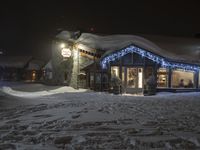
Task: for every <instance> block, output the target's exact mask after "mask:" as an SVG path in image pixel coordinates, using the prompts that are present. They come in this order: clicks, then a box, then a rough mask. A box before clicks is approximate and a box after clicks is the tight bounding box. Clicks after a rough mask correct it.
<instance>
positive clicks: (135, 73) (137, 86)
mask: <svg viewBox="0 0 200 150" xmlns="http://www.w3.org/2000/svg"><path fill="white" fill-rule="evenodd" d="M126 71H127V72H126V73H127V74H126V83H127V84H126V89H127V90H126V91H127V92H131V93H134V92H139V91H140V90H142V88H143V68H138V67H128V68H127V69H126Z"/></svg>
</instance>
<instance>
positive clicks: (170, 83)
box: [168, 68, 172, 88]
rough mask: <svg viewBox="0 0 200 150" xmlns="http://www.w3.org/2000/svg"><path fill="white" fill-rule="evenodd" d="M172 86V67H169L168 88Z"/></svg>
mask: <svg viewBox="0 0 200 150" xmlns="http://www.w3.org/2000/svg"><path fill="white" fill-rule="evenodd" d="M171 86H172V69H171V68H169V70H168V88H171Z"/></svg>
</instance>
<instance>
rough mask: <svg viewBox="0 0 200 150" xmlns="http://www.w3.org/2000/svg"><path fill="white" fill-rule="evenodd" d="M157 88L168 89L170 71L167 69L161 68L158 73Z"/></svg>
mask: <svg viewBox="0 0 200 150" xmlns="http://www.w3.org/2000/svg"><path fill="white" fill-rule="evenodd" d="M157 86H158V87H168V70H167V69H166V68H159V69H158V71H157Z"/></svg>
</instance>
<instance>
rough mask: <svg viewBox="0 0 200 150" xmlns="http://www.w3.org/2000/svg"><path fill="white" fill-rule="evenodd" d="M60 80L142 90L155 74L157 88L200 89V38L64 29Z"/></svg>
mask: <svg viewBox="0 0 200 150" xmlns="http://www.w3.org/2000/svg"><path fill="white" fill-rule="evenodd" d="M52 54H53V57H52V68H53V78H52V80H54V82H56V83H59V84H62V83H65V84H67V85H70V86H72V87H75V88H79V87H86V88H90V89H93V90H98V91H109V90H110V88H111V84H110V83H111V81H112V79H113V78H114V77H118V78H120V80H121V83H122V84H121V87H122V91H123V92H126V93H137V92H142V91H144V89H145V88H146V87H147V84H148V80H149V79H151V78H152V77H153V78H155V82H156V87H157V88H156V89H157V91H178V92H181V91H199V90H200V80H199V78H200V73H199V70H200V40H199V39H197V38H178V37H163V36H147V35H140V36H135V35H107V36H101V35H95V34H91V33H82V34H80V33H79V32H69V31H62V32H61V33H59V34H58V35H57V36H56V38H55V40H54V41H53V51H52Z"/></svg>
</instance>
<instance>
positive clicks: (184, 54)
mask: <svg viewBox="0 0 200 150" xmlns="http://www.w3.org/2000/svg"><path fill="white" fill-rule="evenodd" d="M64 34H68V35H66V36H65V37H64ZM59 37H60V38H61V37H63V39H64V40H69V39H73V38H72V34H71V32H70V33H67V31H63V32H61V34H60V36H59ZM74 42H75V43H77V45H78V46H80V47H81V48H83V49H85V50H87V49H88V50H91V49H97V50H103V51H105V54H104V56H105V55H108V54H110V53H112V52H113V51H116V50H120V49H122V48H125V47H127V46H129V45H135V46H138V47H140V48H142V49H145V50H148V51H150V52H152V53H155V54H157V55H160V56H163V57H165V58H168V59H169V60H174V61H179V62H187V63H193V64H198V65H199V64H200V39H196V38H179V37H165V36H152V35H140V36H137V35H106V36H100V35H96V34H91V33H82V34H81V35H80V37H79V38H78V39H77V40H74Z"/></svg>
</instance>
